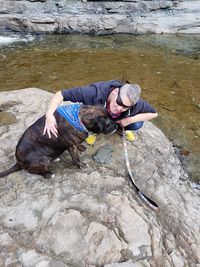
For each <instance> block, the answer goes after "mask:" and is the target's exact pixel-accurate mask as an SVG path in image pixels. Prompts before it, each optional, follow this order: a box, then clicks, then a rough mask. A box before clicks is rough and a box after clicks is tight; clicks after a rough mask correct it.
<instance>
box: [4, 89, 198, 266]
mask: <svg viewBox="0 0 200 267" xmlns="http://www.w3.org/2000/svg"><path fill="white" fill-rule="evenodd" d="M50 98H51V93H48V92H45V91H43V90H39V89H35V88H29V89H25V90H18V91H12V92H1V93H0V108H1V110H2V111H3V112H9V113H12V114H13V115H14V116H15V117H16V121H15V122H13V123H12V124H8V125H6V126H5V125H2V126H1V127H0V129H2V130H1V131H0V142H1V146H0V155H1V157H0V170H1V171H2V170H4V169H6V168H7V167H9V166H10V165H12V164H13V163H14V162H15V157H14V151H15V146H16V144H17V142H18V139H19V137H20V136H21V134H22V133H23V131H24V130H25V129H26V128H27V127H28V126H29V125H30V124H32V123H33V122H34V121H35V120H36V119H37V118H38V117H39V116H41V115H43V114H44V112H45V110H46V107H47V105H48V103H49V100H50ZM104 147H112V149H113V151H112V161H109V163H108V164H101V163H98V162H96V161H95V160H94V159H93V155H95V154H96V153H97V151H99V150H100V149H101V148H104ZM128 151H129V158H130V164H131V168H132V171H133V173H134V176H135V181H136V184H137V186H138V187H139V188H140V189H141V190H142V191H143V192H144V193H145V194H146V195H147V196H149V197H150V198H152V199H153V200H154V201H155V202H156V203H157V204H158V206H159V211H158V212H157V213H155V212H153V211H152V210H150V209H149V208H147V207H146V206H144V205H143V203H142V202H140V200H139V199H138V198H137V197H136V196H135V193H134V191H133V189H132V187H131V185H130V182H129V180H128V178H127V171H126V166H125V160H124V152H123V144H122V140H121V137H120V136H119V135H117V134H112V135H108V136H104V135H99V136H98V137H97V142H96V143H95V145H94V146H88V149H87V150H86V151H85V152H84V153H83V154H82V156H81V159H82V160H83V161H85V162H87V164H88V168H86V169H77V168H76V167H75V166H73V163H72V160H71V158H70V157H69V154H68V152H65V153H63V155H62V156H61V160H60V161H59V162H55V163H52V169H53V172H54V174H55V176H54V178H52V179H50V180H46V179H44V178H43V177H41V176H39V175H34V174H30V173H28V172H26V171H24V170H22V171H19V172H17V173H13V174H11V175H9V176H8V177H5V178H2V179H1V180H0V198H1V202H0V218H1V221H0V249H1V251H2V252H1V255H0V265H1V266H27V267H36V266H56V267H64V266H65V267H66V266H80V267H82V266H107V267H109V266H116V267H118V266H119V267H120V266H122V267H123V266H124V267H128V266H137V267H138V266H149V267H150V266H176V267H179V266H198V264H200V235H199V229H200V213H199V190H197V189H193V188H192V186H191V185H190V182H189V181H188V180H187V173H186V172H185V171H184V169H183V167H182V165H181V162H180V160H179V159H178V157H177V156H176V153H175V151H174V148H173V146H172V144H171V142H170V141H169V140H168V139H167V138H166V137H165V136H164V134H163V133H162V132H161V131H160V130H159V129H158V128H157V127H155V126H154V125H153V124H152V123H150V122H146V123H145V125H144V127H143V128H142V129H141V130H140V131H138V132H137V133H136V140H135V141H134V142H133V143H129V144H128Z"/></svg>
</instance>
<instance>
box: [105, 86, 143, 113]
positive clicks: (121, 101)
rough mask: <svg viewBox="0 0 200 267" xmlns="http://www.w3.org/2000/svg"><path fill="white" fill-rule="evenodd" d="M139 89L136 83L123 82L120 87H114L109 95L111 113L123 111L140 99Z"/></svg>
mask: <svg viewBox="0 0 200 267" xmlns="http://www.w3.org/2000/svg"><path fill="white" fill-rule="evenodd" d="M140 94H141V89H140V87H139V85H137V84H124V85H123V86H122V87H120V88H116V89H114V90H113V91H112V92H111V94H110V96H109V102H110V110H111V112H112V113H118V112H123V111H125V110H127V109H129V108H131V107H132V106H133V105H135V104H136V103H137V102H138V100H139V99H140Z"/></svg>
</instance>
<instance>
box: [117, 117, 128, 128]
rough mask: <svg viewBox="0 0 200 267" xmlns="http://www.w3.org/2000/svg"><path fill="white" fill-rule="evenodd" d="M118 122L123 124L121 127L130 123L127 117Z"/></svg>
mask: <svg viewBox="0 0 200 267" xmlns="http://www.w3.org/2000/svg"><path fill="white" fill-rule="evenodd" d="M117 123H118V124H119V125H120V126H121V127H126V126H127V125H128V124H129V123H128V121H127V119H123V120H120V121H117Z"/></svg>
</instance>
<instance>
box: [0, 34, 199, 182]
mask: <svg viewBox="0 0 200 267" xmlns="http://www.w3.org/2000/svg"><path fill="white" fill-rule="evenodd" d="M0 41H1V40H0ZM109 79H125V80H129V81H130V82H133V83H138V84H139V85H140V86H141V88H142V98H144V99H145V100H147V101H148V102H149V103H151V104H152V105H153V106H154V107H155V108H156V109H157V111H158V113H159V116H158V118H156V119H155V120H154V121H153V123H154V124H156V125H157V126H158V127H159V128H160V129H161V130H162V131H163V132H164V133H165V134H166V136H167V137H168V138H169V139H170V140H172V142H173V144H174V145H175V146H176V147H178V148H179V153H180V158H181V160H182V161H183V163H184V165H185V166H186V168H187V170H188V172H189V173H190V179H191V180H193V181H200V171H199V169H200V120H199V118H200V36H198V35H141V36H133V35H111V36H97V37H93V36H82V35H52V36H50V35H49V36H37V37H35V38H30V37H29V38H28V39H26V37H25V41H24V40H21V41H20V42H15V43H11V44H8V43H7V45H5V44H4V45H3V46H1V47H0V91H8V90H16V89H22V88H27V87H38V88H42V89H44V90H47V91H50V92H56V91H58V90H61V89H63V88H70V87H73V86H77V85H86V84H89V83H91V82H94V81H101V80H109Z"/></svg>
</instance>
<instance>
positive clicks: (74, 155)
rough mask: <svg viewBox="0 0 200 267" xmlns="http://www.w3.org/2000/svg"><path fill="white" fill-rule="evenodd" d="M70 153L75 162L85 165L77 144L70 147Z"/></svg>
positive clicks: (79, 165)
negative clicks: (81, 159)
mask: <svg viewBox="0 0 200 267" xmlns="http://www.w3.org/2000/svg"><path fill="white" fill-rule="evenodd" d="M69 154H70V156H71V157H72V159H73V161H74V163H75V164H76V165H77V166H78V167H79V168H83V167H85V163H83V162H81V161H80V158H79V155H78V148H77V147H76V146H70V147H69Z"/></svg>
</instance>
